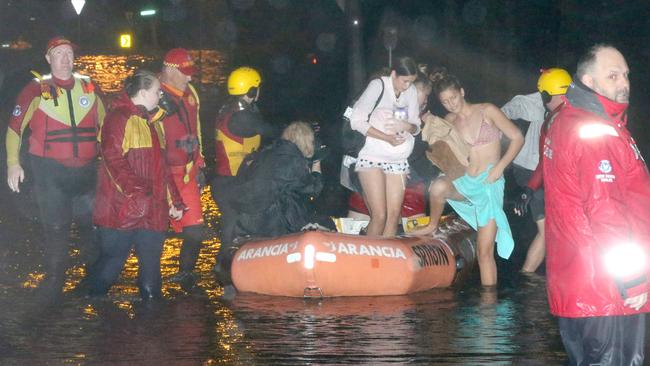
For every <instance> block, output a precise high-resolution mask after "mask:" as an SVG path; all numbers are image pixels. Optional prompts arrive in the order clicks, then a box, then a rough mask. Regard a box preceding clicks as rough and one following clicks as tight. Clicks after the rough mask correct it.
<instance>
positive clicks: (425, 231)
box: [408, 225, 438, 236]
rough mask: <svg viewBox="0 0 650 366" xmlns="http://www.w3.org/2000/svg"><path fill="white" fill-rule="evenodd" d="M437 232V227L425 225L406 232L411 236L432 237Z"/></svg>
mask: <svg viewBox="0 0 650 366" xmlns="http://www.w3.org/2000/svg"><path fill="white" fill-rule="evenodd" d="M436 230H438V225H427V226H424V227H421V228H415V229H414V230H411V231H409V232H408V234H409V235H411V236H428V235H433V234H434V233H435V232H436Z"/></svg>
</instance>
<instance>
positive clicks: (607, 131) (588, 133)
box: [580, 123, 618, 139]
mask: <svg viewBox="0 0 650 366" xmlns="http://www.w3.org/2000/svg"><path fill="white" fill-rule="evenodd" d="M605 135H608V136H618V132H616V129H615V128H614V127H612V126H610V125H605V124H602V123H594V124H591V125H585V126H582V127H580V138H581V139H593V138H596V137H601V136H605Z"/></svg>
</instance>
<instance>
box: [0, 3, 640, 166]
mask: <svg viewBox="0 0 650 366" xmlns="http://www.w3.org/2000/svg"><path fill="white" fill-rule="evenodd" d="M346 3H347V4H348V8H349V5H350V4H351V3H357V4H358V5H359V10H358V19H359V20H360V26H361V29H362V32H361V33H362V36H363V48H364V49H363V52H362V55H363V57H364V60H363V61H364V62H363V63H364V65H365V75H366V76H367V75H368V74H369V73H371V72H372V71H374V70H377V69H378V68H380V67H382V66H385V65H387V63H388V53H387V51H386V49H385V48H384V45H383V34H384V29H385V27H386V26H395V27H397V29H398V37H399V40H398V43H397V47H396V48H395V50H394V56H395V55H397V56H399V55H412V56H413V57H415V58H416V59H417V60H418V61H419V62H423V63H427V64H429V65H431V66H436V65H442V66H446V67H447V68H449V69H450V70H451V71H452V72H453V73H455V74H457V75H458V76H459V78H460V79H461V81H462V82H463V83H464V85H465V89H466V91H467V93H468V98H469V99H470V100H473V101H481V102H482V101H489V102H493V103H495V104H497V105H501V104H503V103H505V102H506V101H507V100H509V99H510V98H511V97H512V96H514V95H515V94H521V93H530V92H532V91H534V90H535V86H536V79H537V77H538V70H539V69H540V68H542V67H552V66H559V67H564V68H567V69H568V70H569V71H570V72H573V71H574V70H575V63H576V60H577V57H578V55H579V54H580V53H581V52H582V51H583V50H584V48H586V47H588V46H590V45H592V44H594V43H595V42H610V43H612V44H613V45H615V46H616V47H618V48H619V49H620V50H621V51H622V52H623V54H624V55H625V56H626V58H627V61H628V63H629V65H630V69H631V76H630V77H631V84H632V97H631V109H630V116H631V118H630V124H631V129H632V131H633V133H634V134H635V135H636V136H637V139H638V140H639V144H640V145H641V149H642V150H643V151H644V152H645V153H646V155H647V153H648V151H649V147H648V145H649V142H650V132H649V131H648V127H647V126H646V124H645V123H644V121H645V116H646V115H647V113H648V112H649V109H648V107H647V103H646V102H645V101H646V100H648V97H649V96H650V89H649V83H648V82H649V76H648V75H647V73H645V70H644V67H645V65H646V63H647V59H648V56H649V55H650V51H649V50H648V48H647V45H648V44H650V42H649V41H650V20H649V19H648V18H647V17H646V14H648V13H649V11H648V10H650V2H648V1H642V0H640V1H623V0H599V1H593V0H592V1H587V0H571V1H558V0H547V1H543V0H529V1H515V0H503V1H496V0H469V1H454V0H428V1H418V0H412V1H388V0H373V1H370V0H358V1H357V0H355V1H350V0H347V1H345V0H344V1H335V0H305V1H297V0H295V1H290V0H229V1H226V0H223V1H222V0H155V1H154V0H149V1H144V0H143V1H128V0H94V1H93V0H88V1H87V3H86V5H85V7H84V9H83V11H82V13H81V16H80V17H78V16H77V14H76V13H75V12H74V9H73V7H72V6H71V4H70V2H69V1H68V0H21V1H7V0H4V1H1V2H0V10H1V11H0V41H2V42H3V43H6V42H10V41H12V40H16V39H18V38H19V37H22V38H23V39H25V40H27V41H28V42H30V43H31V44H32V45H33V48H32V49H31V50H28V51H22V52H15V51H7V50H2V51H0V85H1V86H2V89H1V92H0V96H1V97H2V99H1V100H2V106H1V107H2V110H3V112H4V115H6V111H7V110H8V108H11V105H12V103H13V99H14V97H15V95H16V93H17V91H18V88H20V87H21V86H22V85H23V83H22V82H19V81H20V80H22V79H24V80H26V79H27V78H28V77H29V73H28V70H29V69H32V68H35V69H37V70H47V67H46V66H47V65H46V64H45V61H44V60H43V57H42V50H43V45H44V44H45V42H46V41H47V39H49V38H50V37H51V36H53V35H56V34H65V35H67V36H68V37H70V38H71V39H73V40H74V41H76V42H78V43H79V44H80V46H81V49H82V53H108V54H115V53H123V52H132V53H144V54H151V55H155V56H160V55H162V54H163V52H164V51H165V50H167V49H169V48H171V47H185V48H189V49H217V50H220V51H222V52H224V53H225V54H227V55H228V57H229V64H230V66H231V67H232V68H234V67H235V66H237V65H240V64H248V65H252V66H255V67H257V68H259V69H260V70H261V71H262V73H263V76H264V88H263V89H262V90H263V94H262V99H261V106H262V109H263V111H264V112H265V115H266V116H267V118H268V119H270V120H273V121H274V122H276V123H280V124H283V123H287V122H288V121H290V120H293V119H304V120H315V121H319V122H320V123H321V125H322V126H323V130H324V134H325V135H326V138H329V139H332V140H334V141H329V143H330V144H333V145H336V143H337V141H335V140H336V139H335V138H334V137H335V136H336V133H335V132H334V130H335V128H334V127H332V128H329V126H336V124H337V122H338V116H339V113H340V110H341V108H342V106H343V104H345V102H346V100H347V98H348V96H349V95H350V94H351V93H353V92H356V90H350V89H355V88H354V87H352V88H350V87H349V85H348V76H347V75H348V66H347V65H348V55H349V53H350V52H349V51H350V50H349V43H350V36H349V35H350V29H352V25H351V21H350V20H351V19H349V18H348V16H349V14H348V15H346V13H345V12H344V11H343V10H342V7H341V5H343V4H346ZM150 7H153V8H156V9H157V10H158V13H157V15H156V16H154V17H151V18H143V17H141V16H140V15H139V11H140V10H142V9H144V8H150ZM125 31H130V32H131V33H132V34H133V35H134V39H135V41H134V48H133V49H131V50H129V51H123V50H121V49H119V48H118V43H117V39H118V34H120V33H122V32H125ZM314 60H316V61H317V63H315V64H314V63H313V61H314ZM3 79H4V83H2V80H3ZM209 87H210V86H204V88H209ZM212 87H213V88H216V87H215V86H212ZM221 93H222V92H221ZM217 94H219V93H217ZM208 102H209V101H208ZM431 107H432V109H433V110H434V112H438V113H441V111H440V107H439V106H438V105H437V103H431ZM0 119H1V120H4V119H5V118H2V117H0ZM210 119H212V118H210ZM328 135H329V137H328Z"/></svg>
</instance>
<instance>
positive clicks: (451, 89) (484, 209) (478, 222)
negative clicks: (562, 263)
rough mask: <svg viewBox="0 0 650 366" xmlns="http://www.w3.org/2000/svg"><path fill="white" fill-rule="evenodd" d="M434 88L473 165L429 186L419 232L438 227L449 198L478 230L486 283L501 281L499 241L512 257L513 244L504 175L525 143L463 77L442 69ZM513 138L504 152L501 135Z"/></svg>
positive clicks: (503, 251)
mask: <svg viewBox="0 0 650 366" xmlns="http://www.w3.org/2000/svg"><path fill="white" fill-rule="evenodd" d="M432 78H433V79H432V81H433V89H434V92H435V93H436V95H437V96H438V99H439V100H440V103H441V104H442V106H443V107H445V109H446V110H447V111H449V114H447V116H446V117H445V119H446V120H447V121H449V122H450V123H452V124H453V125H454V126H455V128H456V129H457V131H458V133H459V134H460V136H461V137H462V138H463V139H464V140H465V142H466V143H467V144H468V145H469V146H470V150H469V166H468V167H467V169H466V170H465V175H463V176H461V177H459V178H456V179H454V180H453V181H452V180H451V179H450V178H448V177H442V178H439V179H437V180H435V181H434V183H433V184H432V185H431V186H430V187H429V194H430V196H433V197H434V198H436V199H432V200H430V203H432V205H431V207H430V211H431V221H430V224H429V225H428V226H426V227H424V228H422V229H421V230H418V231H415V232H413V234H414V235H427V234H432V233H434V232H435V231H436V229H437V226H438V221H439V218H440V215H441V214H442V211H443V209H444V206H445V201H447V202H449V204H450V205H451V206H452V208H453V209H454V211H456V213H458V215H459V216H461V217H462V218H463V220H465V221H466V222H467V223H468V224H470V225H471V226H472V227H473V228H474V229H476V230H478V238H477V246H478V264H479V269H480V272H481V283H482V284H483V286H493V285H496V283H497V268H496V261H495V260H494V243H495V241H496V243H497V253H498V254H499V256H500V257H502V258H506V259H507V258H509V257H510V254H511V253H512V250H513V248H514V241H513V239H512V232H511V231H510V225H509V223H508V218H507V217H506V214H505V212H504V211H503V194H504V187H505V179H504V178H503V170H504V169H505V168H506V167H507V166H508V164H510V162H512V160H513V159H514V158H515V156H516V155H517V153H518V152H519V150H521V147H522V146H523V144H524V138H523V135H522V134H521V132H520V131H519V129H518V128H517V126H515V124H514V123H512V122H511V121H510V120H509V119H508V118H507V117H506V116H505V115H504V114H503V112H501V110H500V109H499V108H497V107H496V106H495V105H493V104H490V103H476V104H473V103H469V102H467V101H466V100H465V90H464V89H463V87H462V86H461V85H460V82H459V81H458V79H457V78H456V77H455V76H454V75H451V74H448V73H447V71H446V70H445V69H440V70H438V71H437V72H434V73H433V75H432ZM503 134H505V135H506V137H508V139H509V140H510V143H509V145H508V148H507V150H506V151H505V153H504V154H503V155H501V136H502V135H503Z"/></svg>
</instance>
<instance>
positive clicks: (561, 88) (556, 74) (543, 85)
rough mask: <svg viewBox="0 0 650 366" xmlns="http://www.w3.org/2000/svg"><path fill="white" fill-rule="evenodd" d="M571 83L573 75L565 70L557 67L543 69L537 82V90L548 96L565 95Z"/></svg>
mask: <svg viewBox="0 0 650 366" xmlns="http://www.w3.org/2000/svg"><path fill="white" fill-rule="evenodd" d="M571 81H572V79H571V75H569V73H568V72H567V71H566V70H564V69H560V68H556V67H553V68H550V69H542V74H541V75H540V76H539V79H538V80H537V90H539V92H540V93H544V92H546V93H547V94H548V95H564V94H566V91H567V89H568V88H569V84H571Z"/></svg>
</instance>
